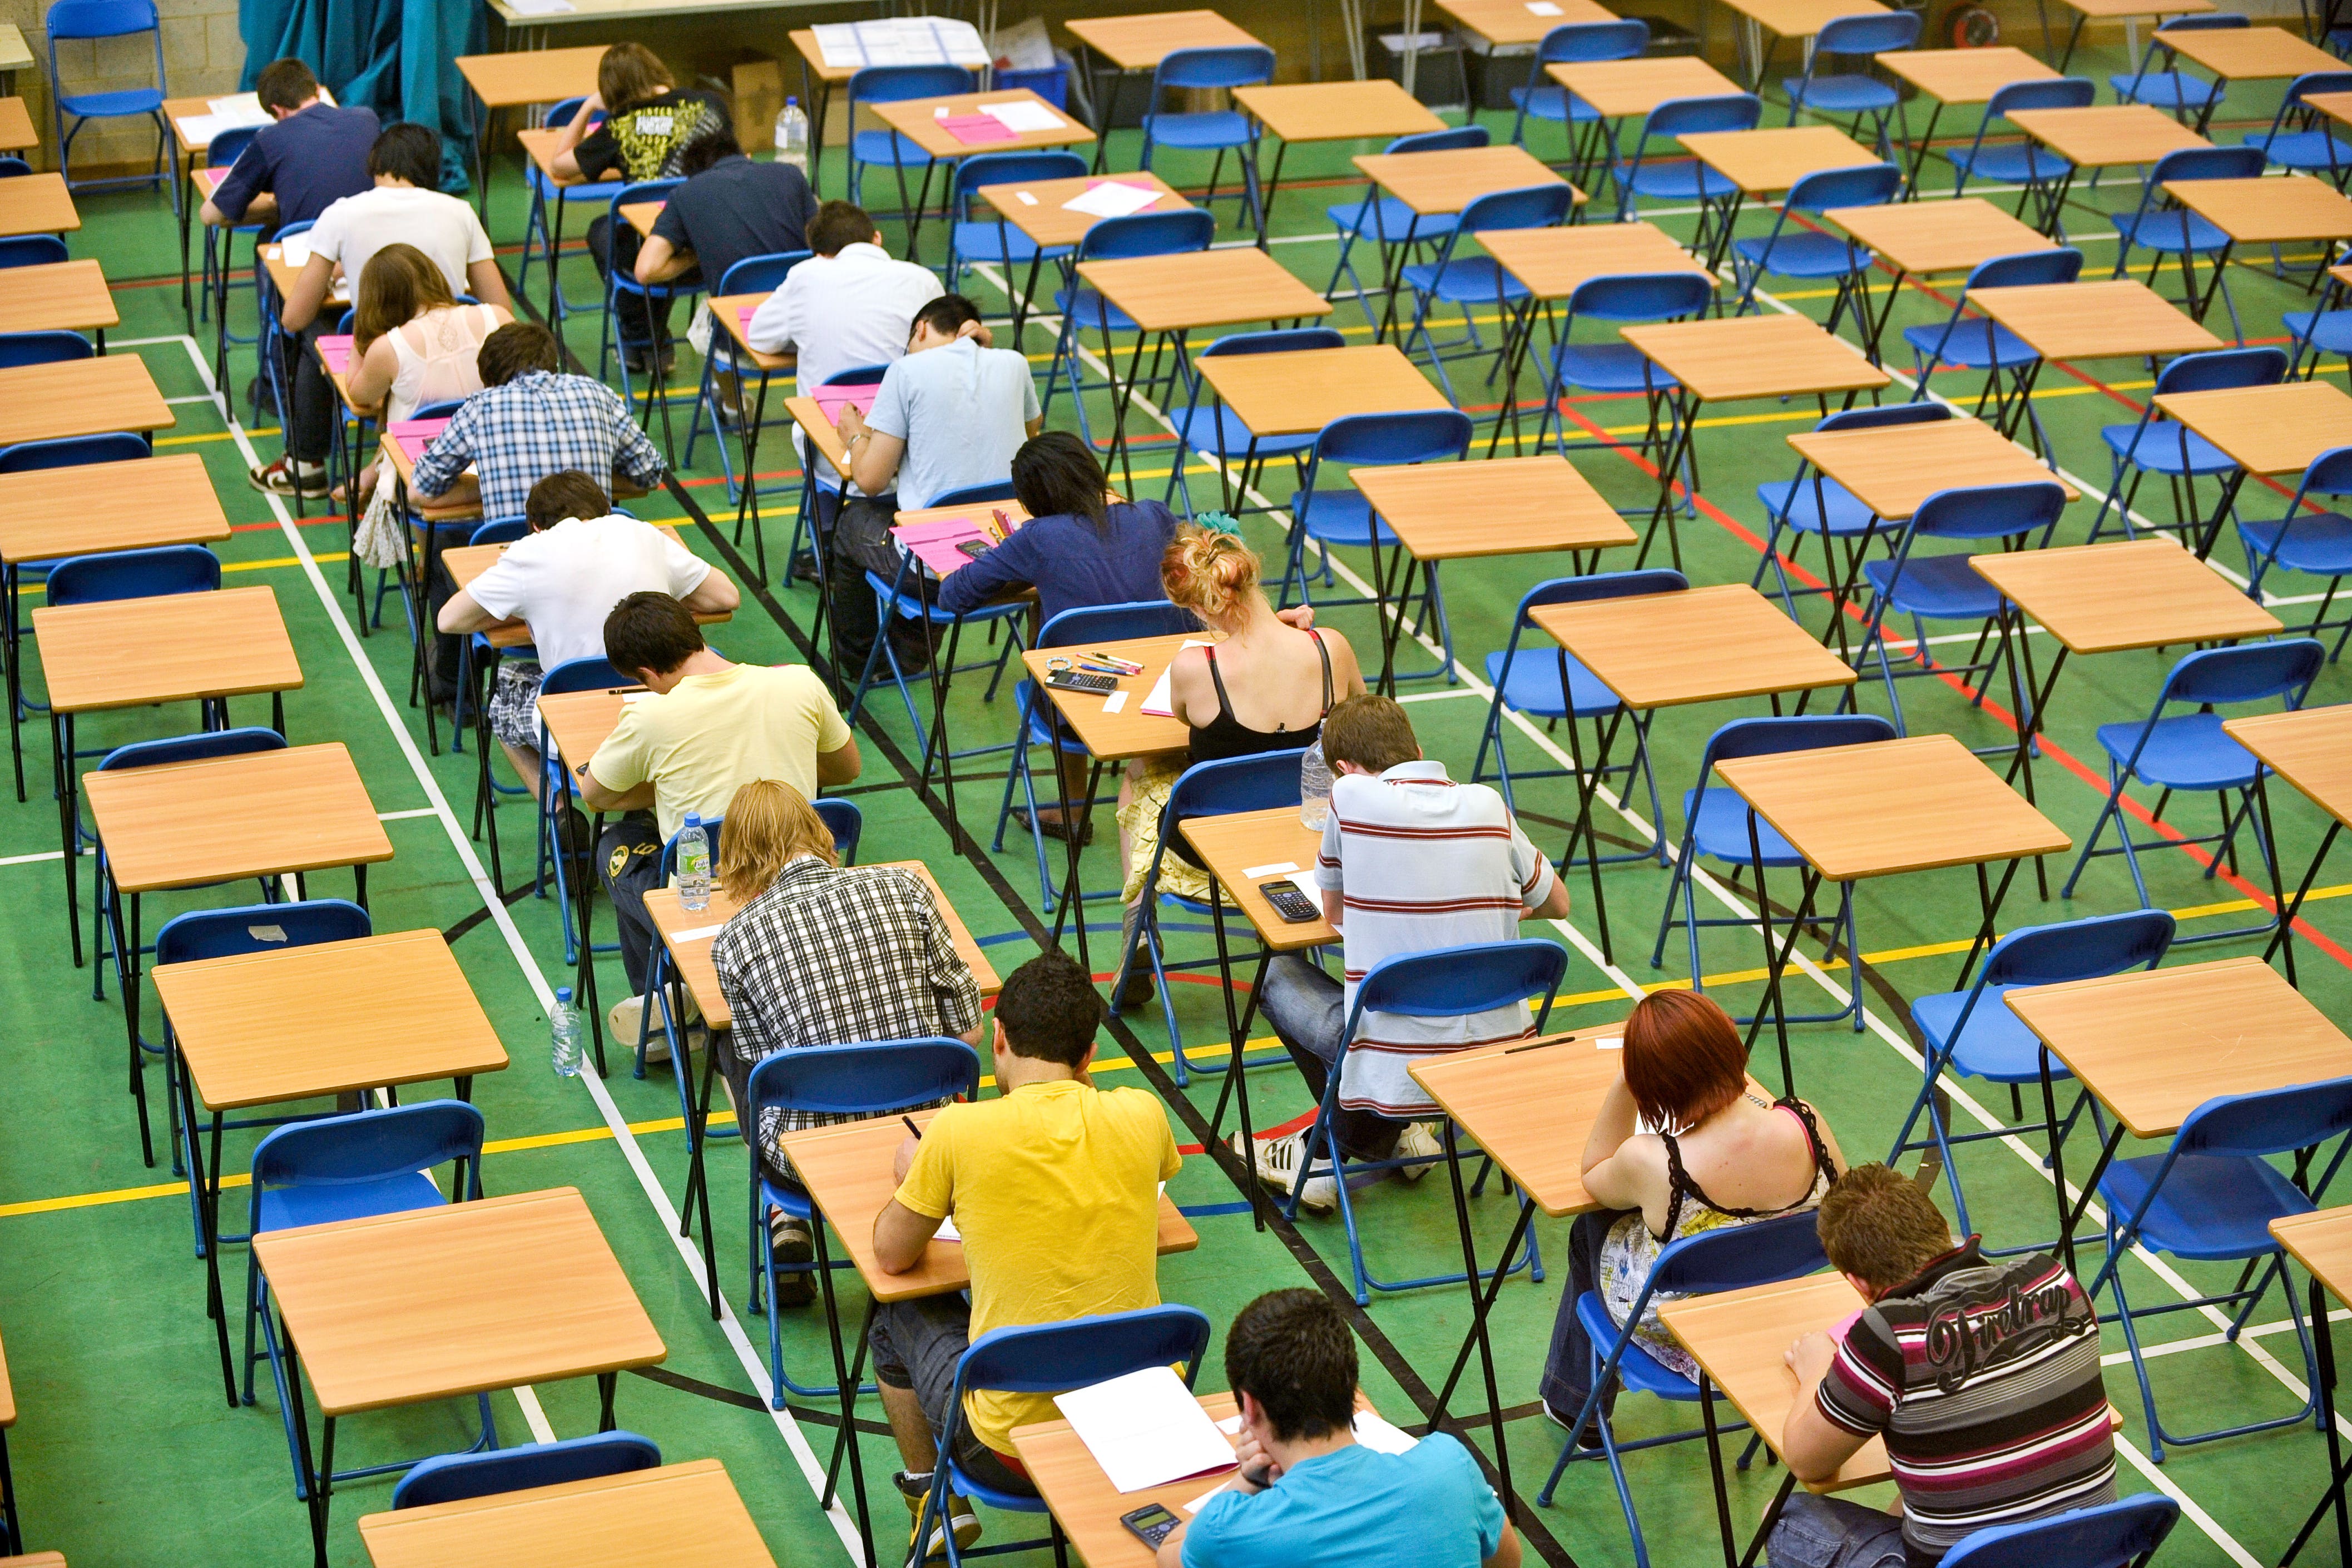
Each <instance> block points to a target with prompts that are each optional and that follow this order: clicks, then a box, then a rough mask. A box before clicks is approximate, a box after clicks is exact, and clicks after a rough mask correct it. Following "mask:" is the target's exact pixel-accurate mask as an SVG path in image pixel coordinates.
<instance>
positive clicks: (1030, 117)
mask: <svg viewBox="0 0 2352 1568" xmlns="http://www.w3.org/2000/svg"><path fill="white" fill-rule="evenodd" d="M980 112H981V113H982V114H984V115H986V116H988V118H989V119H991V120H994V121H996V123H997V124H999V125H1002V126H1003V127H1004V129H1005V130H1007V131H1059V130H1061V129H1062V128H1063V126H1064V125H1065V124H1066V123H1067V122H1066V121H1065V120H1063V119H1062V117H1061V116H1060V115H1058V114H1055V112H1054V111H1053V110H1052V108H1050V107H1049V106H1047V105H1045V104H1042V103H1039V102H1037V101H1036V100H1035V99H1026V98H1016V99H1013V101H1012V102H1010V103H983V104H982V105H981V106H980Z"/></svg>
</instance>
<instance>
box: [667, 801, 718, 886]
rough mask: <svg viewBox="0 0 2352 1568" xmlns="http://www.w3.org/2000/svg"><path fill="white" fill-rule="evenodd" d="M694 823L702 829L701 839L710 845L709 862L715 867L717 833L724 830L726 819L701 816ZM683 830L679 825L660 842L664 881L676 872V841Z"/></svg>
mask: <svg viewBox="0 0 2352 1568" xmlns="http://www.w3.org/2000/svg"><path fill="white" fill-rule="evenodd" d="M695 825H696V826H698V827H699V828H700V829H701V830H702V833H703V841H704V842H705V843H707V844H709V847H710V863H711V865H712V866H713V867H716V866H717V865H718V864H719V834H720V833H721V832H722V831H725V829H726V826H727V819H726V818H724V817H703V818H701V819H700V820H699V821H698V822H697V823H696V824H695ZM685 831H686V829H685V828H684V827H683V826H681V827H680V828H679V829H678V830H677V832H675V833H672V834H671V835H670V836H669V838H668V839H667V841H664V842H663V844H662V852H661V876H662V881H664V882H665V883H667V881H669V879H670V878H671V877H673V876H676V875H677V841H678V839H679V837H680V836H681V835H682V834H684V833H685Z"/></svg>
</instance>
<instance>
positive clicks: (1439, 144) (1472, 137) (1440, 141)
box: [1381, 125, 1494, 152]
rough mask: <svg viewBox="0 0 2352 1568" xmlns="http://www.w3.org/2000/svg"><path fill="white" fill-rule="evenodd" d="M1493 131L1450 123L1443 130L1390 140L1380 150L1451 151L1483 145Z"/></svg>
mask: <svg viewBox="0 0 2352 1568" xmlns="http://www.w3.org/2000/svg"><path fill="white" fill-rule="evenodd" d="M1492 141H1494V133H1493V132H1492V131H1488V130H1487V129H1486V127H1485V126H1483V125H1450V126H1448V127H1446V128H1445V129H1444V130H1443V131H1414V132H1413V133H1412V135H1410V136H1400V137H1397V138H1396V139H1394V140H1393V141H1391V142H1390V143H1389V144H1388V145H1387V146H1386V147H1383V148H1381V152H1457V151H1459V150H1460V149H1462V148H1465V147H1485V146H1486V145H1488V144H1489V143H1490V142H1492Z"/></svg>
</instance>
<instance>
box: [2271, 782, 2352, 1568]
mask: <svg viewBox="0 0 2352 1568" xmlns="http://www.w3.org/2000/svg"><path fill="white" fill-rule="evenodd" d="M2256 788H2257V789H2262V788H2263V786H2261V785H2259V784H2258V785H2257V786H2256ZM2262 800H2263V832H2264V833H2266V834H2267V833H2269V832H2270V831H2271V812H2270V802H2269V800H2268V797H2267V792H2266V791H2265V793H2264V795H2263V797H2262ZM2342 831H2344V824H2343V823H2342V822H2339V821H2336V820H2335V819H2334V818H2330V819H2329V820H2328V823H2327V833H2326V837H2324V838H2322V839H2321V840H2320V841H2319V852H2318V853H2317V854H2315V855H2313V856H2312V857H2311V869H2310V870H2308V871H2306V872H2305V873H2303V882H2302V883H2301V884H2300V885H2299V886H2297V887H2296V888H2295V890H2294V899H2293V900H2292V901H2291V902H2289V903H2288V904H2286V906H2285V907H2284V908H2283V909H2282V910H2280V912H2279V926H2278V929H2277V930H2276V931H2273V932H2272V933H2271V945H2270V946H2267V947H2265V948H2263V962H2264V963H2266V964H2267V963H2269V962H2270V959H2271V955H2272V954H2273V953H2275V952H2277V951H2278V950H2279V949H2281V948H2284V949H2285V950H2286V978H2287V983H2288V984H2289V985H2295V984H2296V981H2295V977H2294V922H2295V917H2296V916H2297V915H2300V914H2301V913H2302V912H2303V901H2304V900H2305V898H2307V897H2309V896H2310V895H2311V884H2312V883H2315V882H2317V881H2318V880H2319V868H2320V867H2321V866H2323V865H2325V864H2326V863H2327V852H2328V851H2329V850H2332V849H2334V848H2335V847H2336V834H2338V833H2340V832H2342ZM2271 853H2272V854H2273V856H2275V855H2276V854H2277V853H2278V840H2277V839H2276V838H2275V837H2273V838H2272V839H2271ZM2298 988H2299V987H2298ZM2345 1561H2346V1562H2347V1563H2352V1557H2347V1558H2346V1559H2345Z"/></svg>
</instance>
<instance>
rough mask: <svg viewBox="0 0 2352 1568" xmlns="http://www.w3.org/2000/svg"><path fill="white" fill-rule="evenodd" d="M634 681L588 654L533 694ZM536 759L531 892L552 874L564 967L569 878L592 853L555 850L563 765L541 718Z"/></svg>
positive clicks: (576, 947)
mask: <svg viewBox="0 0 2352 1568" xmlns="http://www.w3.org/2000/svg"><path fill="white" fill-rule="evenodd" d="M636 684H637V683H636V682H635V680H634V679H633V678H632V677H630V676H627V675H625V674H622V673H621V672H620V671H618V670H616V669H614V667H613V664H612V661H611V660H609V659H598V658H593V657H592V658H586V659H566V660H565V661H564V662H563V663H562V664H558V665H556V666H555V668H553V669H551V670H549V671H546V672H545V673H544V674H541V676H540V682H539V695H541V696H543V697H551V696H562V695H563V694H564V693H566V692H603V691H613V690H615V689H617V688H619V687H623V686H634V685H636ZM539 758H540V763H539V766H540V775H541V777H540V790H539V810H538V811H537V812H535V813H534V815H536V816H537V817H538V819H539V844H538V852H537V855H538V858H537V861H536V873H535V876H534V880H535V882H536V884H537V885H536V888H535V890H534V891H535V892H536V893H537V894H538V895H539V896H540V897H541V898H545V897H546V896H547V884H548V882H549V880H550V878H551V877H552V879H553V881H554V883H555V911H556V915H557V917H558V919H559V921H560V922H561V924H562V931H563V963H564V967H567V968H569V967H573V966H575V965H577V964H578V963H579V962H580V941H579V933H578V932H577V931H576V930H575V929H574V928H573V926H572V888H571V882H572V873H573V871H574V870H575V869H581V870H586V869H589V862H590V860H591V858H592V857H591V855H590V854H589V853H586V852H583V853H582V854H581V855H580V856H579V865H578V867H577V868H575V867H574V865H573V864H572V856H570V855H565V854H561V853H558V852H557V843H558V840H557V831H556V826H555V812H556V810H558V809H559V808H560V807H562V804H563V765H562V762H561V761H560V760H559V759H558V758H556V756H555V747H554V745H553V744H552V743H551V741H550V740H549V739H548V738H547V721H546V720H545V719H544V718H541V720H540V724H539ZM491 831H494V832H495V831H497V829H496V826H495V823H494V824H493V827H492V830H491ZM712 863H714V864H716V863H717V862H712ZM593 950H594V951H596V952H599V953H617V952H619V951H620V945H619V944H618V943H600V944H597V945H595V946H594V949H593Z"/></svg>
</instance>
